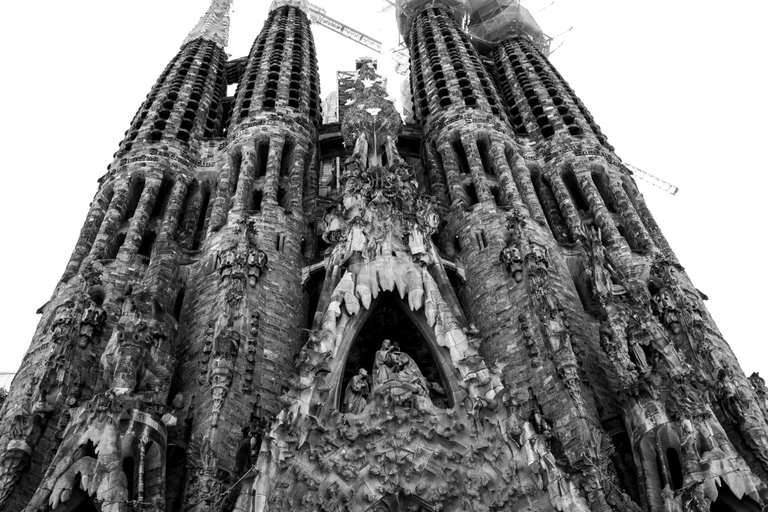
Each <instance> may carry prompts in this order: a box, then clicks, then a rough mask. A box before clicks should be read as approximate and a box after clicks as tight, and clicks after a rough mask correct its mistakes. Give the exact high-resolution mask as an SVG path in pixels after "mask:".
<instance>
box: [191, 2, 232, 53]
mask: <svg viewBox="0 0 768 512" xmlns="http://www.w3.org/2000/svg"><path fill="white" fill-rule="evenodd" d="M231 6H232V0H213V1H212V2H211V6H210V7H209V8H208V12H206V13H205V14H204V15H203V17H202V18H200V21H198V22H197V26H195V28H194V29H193V30H192V32H190V33H189V35H188V36H187V38H186V39H185V40H184V44H187V43H189V42H191V41H194V40H195V39H198V38H200V37H202V38H203V39H207V40H208V41H213V42H214V43H216V44H218V45H219V46H221V47H226V46H227V43H228V41H229V9H230V7H231Z"/></svg>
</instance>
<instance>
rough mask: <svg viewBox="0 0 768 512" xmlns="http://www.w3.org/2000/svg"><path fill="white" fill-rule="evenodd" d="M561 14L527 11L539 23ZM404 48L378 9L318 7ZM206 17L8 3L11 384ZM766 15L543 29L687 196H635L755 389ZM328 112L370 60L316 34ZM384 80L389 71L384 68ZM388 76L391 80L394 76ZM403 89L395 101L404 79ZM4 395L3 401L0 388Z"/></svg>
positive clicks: (667, 7)
mask: <svg viewBox="0 0 768 512" xmlns="http://www.w3.org/2000/svg"><path fill="white" fill-rule="evenodd" d="M550 1H551V0H531V2H529V4H528V5H529V7H530V8H531V11H532V12H534V13H536V11H537V10H538V9H540V8H542V7H545V6H546V5H547V4H549V3H550ZM315 3H318V4H320V5H322V6H323V7H324V8H326V9H327V11H328V14H329V15H330V16H333V17H335V18H337V19H339V20H340V21H343V22H346V23H348V24H350V25H353V26H355V27H356V28H358V29H360V30H362V31H364V32H366V33H367V34H369V35H371V36H373V37H376V38H378V39H380V40H382V41H383V42H384V47H385V49H388V48H392V47H394V46H396V45H397V42H398V41H397V31H396V28H395V24H394V14H393V12H392V11H391V10H390V11H388V12H384V13H381V12H379V11H381V9H382V7H383V5H385V4H384V2H383V1H382V0H344V1H339V0H333V1H330V0H316V2H315ZM208 4H209V1H208V0H131V1H127V0H110V1H105V0H68V1H62V0H55V1H54V0H24V1H23V2H5V5H4V6H3V7H4V8H3V25H4V28H3V30H2V31H1V32H0V69H2V77H3V78H2V80H0V115H1V117H0V119H1V121H0V155H2V164H3V185H4V187H3V196H4V197H3V200H2V201H0V219H2V223H3V224H2V226H3V246H2V251H1V252H0V258H2V261H1V262H0V264H1V266H0V268H2V269H3V272H2V297H0V323H1V324H2V326H3V334H2V338H0V372H4V371H15V370H16V368H17V367H18V365H19V364H20V362H21V358H22V356H23V355H24V353H25V351H26V349H27V347H28V346H29V342H30V340H31V338H32V334H33V333H34V330H35V326H36V324H37V321H38V319H39V317H38V316H37V315H35V311H36V310H37V309H38V308H39V307H40V306H42V305H43V304H44V303H45V302H47V301H48V299H49V298H50V295H51V292H52V291H53V289H54V286H55V284H56V282H57V280H58V279H59V278H60V277H61V274H62V272H63V271H64V267H65V265H66V263H67V260H68V258H69V255H70V253H71V251H72V249H73V248H74V244H75V241H76V240H77V237H78V234H79V231H80V228H81V227H82V223H83V221H84V220H85V216H86V214H87V211H88V204H89V202H90V200H91V199H92V197H93V195H94V193H95V192H96V188H97V184H96V180H97V179H98V178H99V177H100V176H101V175H103V174H104V172H105V171H106V167H107V165H108V164H109V163H110V161H111V158H112V154H113V153H114V152H115V150H116V149H117V147H118V144H119V142H120V141H121V140H122V138H123V134H124V132H125V130H126V129H127V128H128V126H129V124H130V122H131V120H132V118H133V115H134V113H135V112H136V110H137V109H138V107H139V105H140V104H141V102H142V101H143V99H144V98H145V96H146V94H147V93H148V92H149V90H150V88H151V86H152V84H153V83H154V82H155V80H156V78H157V76H158V75H159V74H160V72H161V71H162V70H163V68H164V67H165V65H166V64H167V62H168V61H169V60H170V59H171V58H172V57H173V56H174V54H175V53H176V51H177V50H178V48H179V45H180V44H181V42H182V41H183V39H184V37H185V36H186V35H187V33H188V32H189V30H191V29H192V27H193V26H194V25H195V24H196V22H197V20H198V19H199V17H200V16H201V15H202V14H203V12H204V11H205V9H206V8H207V7H208ZM268 5H269V2H268V1H265V0H237V2H236V3H235V6H234V12H233V17H232V35H231V40H230V46H229V49H228V52H229V53H230V54H231V55H232V56H233V57H241V56H244V55H246V54H247V53H248V51H249V49H250V46H251V44H252V42H253V39H254V38H255V37H256V35H257V34H258V32H259V30H260V29H261V27H262V25H263V21H264V18H265V16H266V12H267V8H268ZM767 17H768V6H767V4H766V3H765V2H755V1H754V0H752V1H747V0H731V1H730V2H728V3H715V2H712V1H709V2H707V1H704V2H702V1H693V0H676V1H674V2H670V1H664V2H662V1H660V0H651V1H645V2H628V1H618V0H583V1H579V0H556V1H555V3H554V4H553V5H551V6H550V7H548V8H546V9H545V10H544V11H543V12H540V13H538V14H536V18H537V20H538V21H539V24H540V25H541V26H542V28H543V29H544V30H545V31H546V32H547V33H548V34H550V35H551V36H557V35H558V34H560V33H562V32H564V31H565V30H567V29H568V28H569V27H571V26H573V27H574V28H573V30H572V31H570V32H569V33H567V34H566V35H565V36H563V37H560V38H557V39H556V40H555V44H554V45H553V46H555V47H556V46H558V45H560V44H561V43H562V46H560V48H559V49H557V51H556V52H555V53H554V54H553V56H552V59H551V60H552V62H553V63H554V65H555V66H557V68H558V69H559V71H560V72H561V74H562V75H563V76H564V77H565V79H566V80H568V82H569V83H570V84H571V86H572V87H573V88H574V89H575V91H576V93H577V94H578V95H579V96H580V98H581V99H582V100H583V101H584V103H585V104H586V106H587V108H588V109H589V110H590V111H591V113H592V114H593V116H594V117H595V119H596V120H597V122H598V124H600V126H601V127H602V129H603V132H604V133H605V134H606V135H607V136H608V139H609V141H610V142H611V143H612V144H613V145H614V146H615V148H616V152H617V153H618V155H619V156H620V157H621V158H622V159H623V160H624V161H625V162H628V163H631V164H633V165H635V166H638V167H640V168H642V169H644V170H645V171H647V172H650V173H653V174H655V175H657V176H659V177H661V178H663V179H665V180H667V181H669V182H671V183H674V184H675V185H677V186H679V187H680V192H679V193H678V194H677V195H676V196H674V197H673V196H671V195H668V194H666V193H665V192H663V191H660V190H657V189H655V188H653V187H652V186H650V185H646V184H645V183H643V182H640V183H639V185H640V188H641V190H642V191H643V192H644V194H645V197H646V199H647V201H648V203H649V205H650V207H651V210H652V212H653V214H654V216H655V217H656V220H657V221H658V223H659V224H660V225H661V227H662V229H663V231H664V233H665V235H666V237H667V239H668V240H669V242H670V244H671V245H672V247H673V249H674V250H675V252H676V253H677V256H678V258H679V259H680V261H681V263H682V264H683V265H684V266H685V267H686V269H687V271H688V273H689V275H690V276H691V278H692V280H693V282H694V284H695V285H696V286H697V287H698V288H699V289H700V290H701V291H702V292H704V293H705V294H707V295H708V296H709V297H710V300H709V301H708V303H707V306H708V308H709V310H710V312H711V313H712V314H713V316H714V318H715V320H716V322H717V324H718V327H719V328H720V330H721V331H722V333H723V334H724V336H725V338H726V340H727V341H728V342H729V343H730V345H731V346H732V347H733V349H734V350H735V352H736V354H737V356H738V357H739V359H740V361H741V364H742V367H743V368H744V370H745V372H747V375H749V374H750V373H751V372H753V371H761V370H762V371H763V374H764V375H765V374H768V360H767V358H766V355H767V354H768V348H766V343H767V342H768V335H766V334H765V332H764V331H763V324H762V320H761V318H763V316H768V314H767V312H766V311H765V309H766V299H765V294H764V291H765V290H766V289H768V268H767V267H766V265H765V264H764V261H765V259H764V258H765V256H764V251H765V249H766V246H767V245H768V243H767V242H766V234H765V232H764V231H763V228H764V227H765V221H766V210H765V205H764V203H765V202H766V200H765V199H764V193H765V192H764V191H765V190H766V185H768V178H766V174H767V173H766V171H768V169H766V164H765V161H766V160H765V157H764V156H763V155H764V152H765V147H766V139H768V137H766V135H768V129H766V120H768V102H766V99H765V96H766V91H768V84H767V83H766V81H767V80H766V71H765V70H766V66H765V54H766V50H768V48H767V46H768V45H767V44H766V37H765V35H764V33H765V31H764V27H763V25H764V23H765V19H766V18H767ZM314 34H315V39H316V42H317V50H318V58H319V63H320V70H321V85H322V96H323V97H325V96H327V95H328V94H329V93H330V92H331V91H332V90H333V89H334V87H335V85H334V79H335V72H336V70H339V69H343V70H347V69H353V68H354V60H355V59H356V58H357V57H359V56H361V55H369V54H370V52H369V51H368V50H366V49H365V48H363V47H361V46H357V45H356V44H355V43H352V42H349V41H347V40H345V39H343V38H342V37H340V36H338V35H336V34H333V33H331V32H329V31H327V30H326V29H324V28H322V27H317V26H315V27H314ZM379 59H380V63H381V66H380V68H381V69H384V68H390V67H391V64H392V61H391V59H390V57H388V56H386V55H384V56H380V57H379ZM393 76H394V75H393ZM390 80H391V83H392V87H391V89H393V90H395V91H396V90H397V84H396V83H394V81H395V80H394V79H390ZM0 384H2V383H1V382H0Z"/></svg>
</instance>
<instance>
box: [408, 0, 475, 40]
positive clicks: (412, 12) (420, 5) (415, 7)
mask: <svg viewBox="0 0 768 512" xmlns="http://www.w3.org/2000/svg"><path fill="white" fill-rule="evenodd" d="M430 7H436V8H439V9H440V10H442V11H443V12H446V13H451V14H452V15H453V16H454V17H455V18H456V21H457V22H459V25H463V24H464V23H463V22H464V20H465V19H466V17H467V16H468V15H469V12H470V5H469V0H397V4H396V8H397V27H398V28H399V29H400V35H402V36H403V39H404V40H406V41H407V40H408V36H409V35H410V32H411V25H412V24H413V20H414V19H416V17H417V16H418V15H419V14H420V13H421V12H422V11H424V10H425V9H428V8H430Z"/></svg>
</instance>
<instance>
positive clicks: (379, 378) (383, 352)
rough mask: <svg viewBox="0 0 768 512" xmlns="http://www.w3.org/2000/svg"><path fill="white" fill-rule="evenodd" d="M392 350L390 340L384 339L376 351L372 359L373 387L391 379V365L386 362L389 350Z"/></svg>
mask: <svg viewBox="0 0 768 512" xmlns="http://www.w3.org/2000/svg"><path fill="white" fill-rule="evenodd" d="M393 351H394V346H393V345H392V341H391V340H388V339H387V340H384V341H382V342H381V348H380V349H379V350H378V351H376V356H375V358H374V360H373V388H374V389H375V388H377V387H379V386H380V385H381V384H383V383H384V382H387V381H389V380H391V379H392V369H391V368H390V366H391V365H388V364H387V362H388V361H387V358H388V356H389V354H390V353H391V352H393Z"/></svg>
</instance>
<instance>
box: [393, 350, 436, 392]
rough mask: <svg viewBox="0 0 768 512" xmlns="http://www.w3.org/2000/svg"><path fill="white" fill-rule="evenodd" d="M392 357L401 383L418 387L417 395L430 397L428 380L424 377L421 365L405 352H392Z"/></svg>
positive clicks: (396, 374)
mask: <svg viewBox="0 0 768 512" xmlns="http://www.w3.org/2000/svg"><path fill="white" fill-rule="evenodd" d="M390 357H391V358H392V359H394V361H395V377H396V378H397V380H398V381H400V382H406V383H409V384H413V385H415V386H416V388H417V389H416V391H414V393H415V394H417V395H422V396H429V385H428V383H427V379H425V378H424V375H422V373H421V370H420V369H419V365H417V364H416V361H414V360H413V358H412V357H411V356H409V355H408V354H406V353H405V352H392V353H391V354H390Z"/></svg>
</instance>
